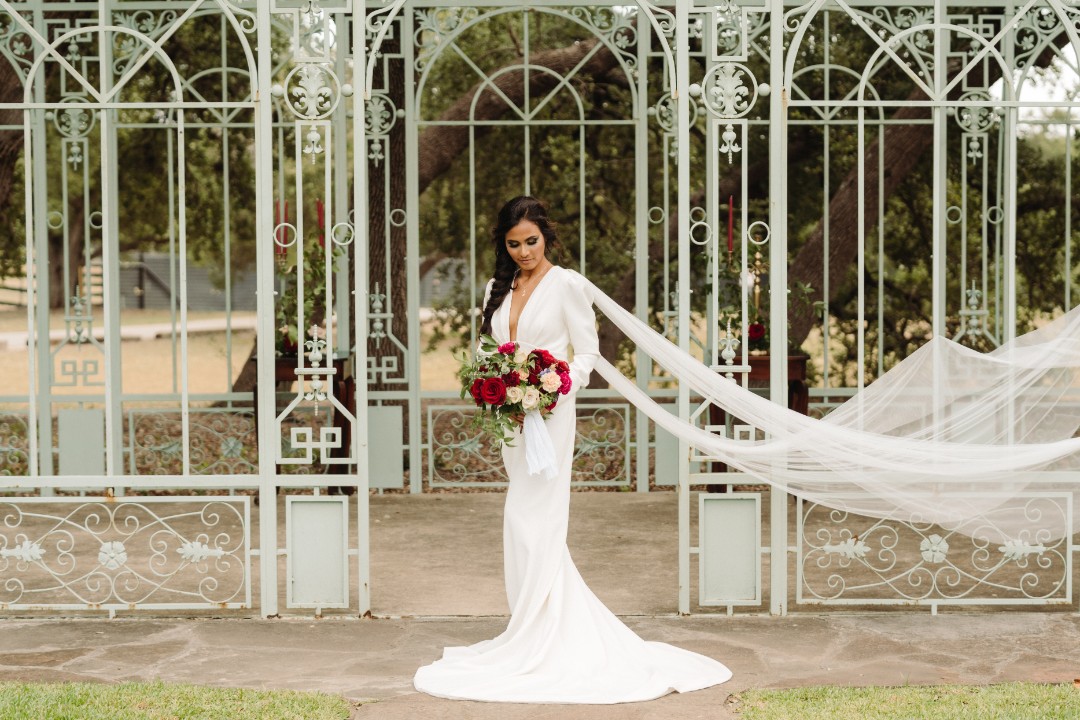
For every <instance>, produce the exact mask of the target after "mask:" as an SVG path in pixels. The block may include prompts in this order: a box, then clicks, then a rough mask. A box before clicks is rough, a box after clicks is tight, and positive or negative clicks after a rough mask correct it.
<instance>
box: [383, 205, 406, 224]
mask: <svg viewBox="0 0 1080 720" xmlns="http://www.w3.org/2000/svg"><path fill="white" fill-rule="evenodd" d="M387 220H389V221H390V224H391V225H393V226H394V227H404V225H405V223H406V222H408V220H409V216H408V215H407V214H406V213H405V211H404V210H402V209H401V208H394V209H393V210H391V211H390V212H389V214H388V215H387Z"/></svg>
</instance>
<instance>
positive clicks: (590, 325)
mask: <svg viewBox="0 0 1080 720" xmlns="http://www.w3.org/2000/svg"><path fill="white" fill-rule="evenodd" d="M563 320H564V322H566V327H567V330H568V331H569V335H570V345H571V346H573V348H574V360H573V361H572V362H571V363H570V379H571V380H572V381H573V383H574V385H573V389H572V391H577V390H580V389H582V388H583V387H585V386H587V385H588V384H589V376H590V375H591V374H592V371H593V368H594V367H595V366H596V361H597V360H598V359H599V358H600V339H599V337H597V334H596V312H595V311H594V310H593V304H592V293H591V292H590V285H589V282H588V281H587V280H586V279H585V278H583V277H582V276H581V275H579V274H578V273H576V272H573V271H570V272H569V273H567V282H566V294H565V296H564V297H563Z"/></svg>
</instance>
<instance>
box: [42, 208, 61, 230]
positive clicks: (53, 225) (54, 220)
mask: <svg viewBox="0 0 1080 720" xmlns="http://www.w3.org/2000/svg"><path fill="white" fill-rule="evenodd" d="M45 224H46V225H48V226H49V229H50V230H59V229H60V228H62V227H64V213H62V212H60V211H59V210H52V211H50V212H49V214H48V215H46V216H45Z"/></svg>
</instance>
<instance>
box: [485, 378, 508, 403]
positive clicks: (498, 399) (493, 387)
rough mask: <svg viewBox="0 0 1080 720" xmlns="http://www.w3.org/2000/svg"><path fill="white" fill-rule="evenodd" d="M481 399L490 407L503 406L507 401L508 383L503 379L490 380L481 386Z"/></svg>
mask: <svg viewBox="0 0 1080 720" xmlns="http://www.w3.org/2000/svg"><path fill="white" fill-rule="evenodd" d="M480 398H481V399H482V400H483V401H484V402H486V403H487V404H488V405H502V403H503V400H505V399H506V383H504V382H503V381H502V378H497V377H494V378H488V379H486V380H484V381H483V384H482V385H481V386H480Z"/></svg>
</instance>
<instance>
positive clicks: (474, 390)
mask: <svg viewBox="0 0 1080 720" xmlns="http://www.w3.org/2000/svg"><path fill="white" fill-rule="evenodd" d="M483 384H484V381H483V380H481V379H480V378H476V379H475V380H473V382H472V387H471V388H469V393H470V394H471V395H472V397H473V400H475V401H476V404H477V405H479V404H480V403H481V402H483V400H482V399H481V398H480V386H481V385H483Z"/></svg>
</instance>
